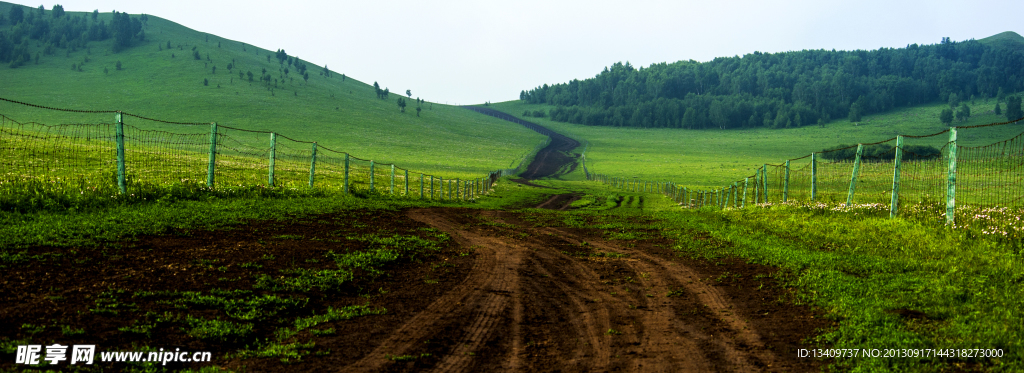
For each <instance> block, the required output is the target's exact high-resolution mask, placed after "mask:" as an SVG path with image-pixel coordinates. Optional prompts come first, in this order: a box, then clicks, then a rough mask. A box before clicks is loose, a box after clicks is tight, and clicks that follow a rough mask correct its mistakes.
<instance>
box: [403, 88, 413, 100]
mask: <svg viewBox="0 0 1024 373" xmlns="http://www.w3.org/2000/svg"><path fill="white" fill-rule="evenodd" d="M405 95H406V96H409V98H412V90H411V89H406V90H405Z"/></svg>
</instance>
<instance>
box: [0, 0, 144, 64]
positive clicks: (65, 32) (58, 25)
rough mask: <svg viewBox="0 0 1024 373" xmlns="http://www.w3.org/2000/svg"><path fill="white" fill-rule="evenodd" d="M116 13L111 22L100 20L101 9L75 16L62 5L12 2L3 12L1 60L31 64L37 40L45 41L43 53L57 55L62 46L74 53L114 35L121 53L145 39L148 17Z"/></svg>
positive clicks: (36, 57)
mask: <svg viewBox="0 0 1024 373" xmlns="http://www.w3.org/2000/svg"><path fill="white" fill-rule="evenodd" d="M113 14H114V17H113V19H112V20H111V22H110V24H109V25H108V24H107V23H106V22H105V21H101V20H99V11H98V10H97V11H93V12H92V14H90V15H89V16H81V15H76V16H71V15H68V14H67V13H65V12H64V7H63V6H61V5H54V6H53V8H52V9H51V10H50V11H46V9H44V8H43V6H42V5H40V6H39V8H35V9H33V8H28V7H24V6H21V5H12V6H11V8H10V9H9V10H8V12H7V14H0V27H2V28H3V29H2V31H0V63H7V64H9V66H10V67H12V68H14V67H18V66H21V65H23V64H25V63H28V62H29V61H31V60H32V59H33V56H32V55H31V53H30V52H29V47H30V45H31V44H32V43H33V41H35V42H38V43H40V44H42V54H43V55H53V54H55V53H56V52H57V51H56V50H57V49H58V48H59V49H65V50H66V51H67V53H70V52H74V51H77V50H78V49H83V48H86V46H87V44H88V43H89V42H91V41H102V40H107V39H111V38H113V50H114V52H118V51H121V50H124V49H126V48H129V47H131V46H132V43H133V42H135V41H136V40H145V38H146V33H145V31H144V30H143V25H144V24H145V22H146V21H147V20H148V16H146V15H145V14H143V15H142V16H140V17H131V16H129V15H128V14H127V13H118V12H117V11H114V13H113ZM39 57H40V52H39V51H36V55H35V60H36V62H38V61H39Z"/></svg>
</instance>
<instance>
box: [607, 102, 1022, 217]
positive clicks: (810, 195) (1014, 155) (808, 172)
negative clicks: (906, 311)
mask: <svg viewBox="0 0 1024 373" xmlns="http://www.w3.org/2000/svg"><path fill="white" fill-rule="evenodd" d="M1022 121H1024V118H1021V119H1017V120H1015V121H1010V122H1003V123H992V124H986V125H980V126H969V127H952V128H949V129H947V130H945V131H942V132H939V133H934V134H930V135H924V136H897V137H894V138H891V139H887V140H885V141H881V142H876V143H870V144H857V145H852V146H842V147H838V148H834V149H828V150H825V151H821V152H815V153H813V154H809V155H806V156H803V157H800V158H794V159H790V160H787V161H785V162H784V163H781V164H765V165H762V166H761V167H759V168H758V169H757V171H756V172H755V173H754V174H753V175H749V176H747V177H744V178H742V179H738V180H736V181H734V182H732V183H729V184H728V185H726V186H723V187H721V188H715V189H700V190H693V189H690V188H684V187H679V186H678V185H676V184H675V183H665V184H666V185H667V187H666V188H662V189H660V190H659V192H660V193H662V194H665V195H666V196H669V197H670V198H672V199H673V200H674V201H676V202H677V203H679V204H680V205H682V206H686V207H695V208H699V207H705V206H716V207H719V208H733V207H744V206H747V205H750V204H765V203H788V202H793V203H824V204H830V205H840V206H851V205H888V206H889V211H890V216H891V217H895V216H896V215H897V214H898V211H899V206H900V204H941V203H945V205H946V213H945V215H944V218H945V220H946V222H947V223H953V222H954V219H955V211H956V208H957V206H974V207H1009V208H1022V207H1024V133H1021V134H1019V135H1017V136H1015V137H1013V138H1010V139H1007V140H1004V141H1000V142H996V143H994V144H989V145H985V146H977V147H966V146H958V145H957V134H958V132H960V131H965V130H966V131H970V130H975V129H978V128H981V127H990V126H1002V125H1014V124H1016V123H1022ZM943 139H948V140H947V141H945V144H944V145H943V146H941V147H935V146H933V145H931V144H936V143H942V140H943ZM588 178H589V179H590V180H596V181H600V182H604V183H607V184H609V185H611V186H613V187H616V188H621V189H624V190H628V191H646V189H645V188H644V187H643V185H646V184H648V182H645V181H641V180H635V179H625V178H619V177H612V176H608V175H604V174H597V173H589V172H588Z"/></svg>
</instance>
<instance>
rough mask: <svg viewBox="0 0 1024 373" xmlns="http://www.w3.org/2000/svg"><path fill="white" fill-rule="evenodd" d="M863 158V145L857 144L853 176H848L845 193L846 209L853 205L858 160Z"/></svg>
mask: <svg viewBox="0 0 1024 373" xmlns="http://www.w3.org/2000/svg"><path fill="white" fill-rule="evenodd" d="M862 156H864V145H863V144H857V157H856V158H854V159H853V174H852V175H850V191H849V192H847V193H846V207H850V203H853V192H854V190H856V189H857V174H858V172H860V158H861V157H862Z"/></svg>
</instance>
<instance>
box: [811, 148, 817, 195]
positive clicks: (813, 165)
mask: <svg viewBox="0 0 1024 373" xmlns="http://www.w3.org/2000/svg"><path fill="white" fill-rule="evenodd" d="M816 199H818V156H817V153H811V202H814V200H816Z"/></svg>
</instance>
